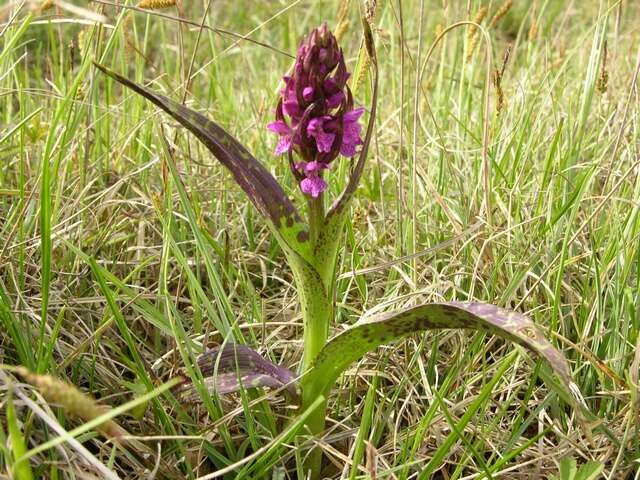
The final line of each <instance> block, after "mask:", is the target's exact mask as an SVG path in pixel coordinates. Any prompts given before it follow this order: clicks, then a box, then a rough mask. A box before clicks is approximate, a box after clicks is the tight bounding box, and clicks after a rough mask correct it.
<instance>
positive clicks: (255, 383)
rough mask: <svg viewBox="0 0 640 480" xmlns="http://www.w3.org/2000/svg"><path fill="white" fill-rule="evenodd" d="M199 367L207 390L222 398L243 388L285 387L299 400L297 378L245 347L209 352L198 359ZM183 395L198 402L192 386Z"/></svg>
mask: <svg viewBox="0 0 640 480" xmlns="http://www.w3.org/2000/svg"><path fill="white" fill-rule="evenodd" d="M198 367H199V368H200V371H201V372H202V375H203V377H205V382H206V384H207V388H208V389H209V390H210V391H215V392H216V393H218V394H219V395H225V394H228V393H234V392H237V391H239V390H240V389H242V388H243V389H251V388H258V387H269V388H274V389H277V388H282V387H285V388H286V390H287V391H288V392H289V393H290V394H291V396H292V397H293V398H297V397H298V390H297V385H296V382H295V379H296V375H295V374H294V373H293V372H292V371H291V370H288V369H286V368H284V367H280V366H278V365H275V364H274V363H271V362H270V361H269V360H267V359H265V358H264V357H263V356H262V355H260V354H259V353H258V352H256V351H255V350H252V349H251V348H249V347H247V346H246V345H237V344H233V343H228V344H225V345H223V346H222V347H215V348H212V349H210V350H207V351H206V352H205V353H203V354H202V355H200V357H198ZM180 392H181V398H182V399H183V400H185V401H196V400H197V399H198V396H197V392H196V390H195V389H194V388H193V385H183V386H182V387H181V388H180Z"/></svg>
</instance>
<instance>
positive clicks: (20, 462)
mask: <svg viewBox="0 0 640 480" xmlns="http://www.w3.org/2000/svg"><path fill="white" fill-rule="evenodd" d="M6 406H7V410H6V415H7V427H8V429H9V439H10V441H11V451H12V453H13V459H14V461H15V463H14V464H13V466H12V468H11V470H12V473H13V474H14V475H15V478H16V479H17V480H32V479H33V472H32V471H31V465H30V464H29V460H26V459H22V457H23V456H24V454H25V453H26V451H27V446H26V443H25V441H24V437H23V436H22V431H21V430H20V426H19V425H18V417H17V415H16V409H15V406H14V405H13V395H11V389H9V395H8V398H7V402H6Z"/></svg>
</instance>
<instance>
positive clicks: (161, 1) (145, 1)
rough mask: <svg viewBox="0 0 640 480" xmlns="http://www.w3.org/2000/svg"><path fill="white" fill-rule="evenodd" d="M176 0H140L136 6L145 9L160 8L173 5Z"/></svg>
mask: <svg viewBox="0 0 640 480" xmlns="http://www.w3.org/2000/svg"><path fill="white" fill-rule="evenodd" d="M175 4H176V0H141V1H140V2H139V3H138V5H136V7H138V8H146V9H147V10H160V9H162V8H169V7H173V6H174V5H175Z"/></svg>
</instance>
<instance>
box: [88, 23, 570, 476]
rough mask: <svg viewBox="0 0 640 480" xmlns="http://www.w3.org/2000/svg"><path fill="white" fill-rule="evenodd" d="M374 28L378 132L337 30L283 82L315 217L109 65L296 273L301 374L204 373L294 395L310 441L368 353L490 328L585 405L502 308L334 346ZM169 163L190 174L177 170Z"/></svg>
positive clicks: (252, 369)
mask: <svg viewBox="0 0 640 480" xmlns="http://www.w3.org/2000/svg"><path fill="white" fill-rule="evenodd" d="M363 25H364V38H365V41H364V44H365V46H366V50H367V54H368V56H369V59H370V65H371V79H372V82H371V84H372V99H373V101H372V104H371V106H370V108H369V109H368V122H367V127H366V129H365V130H364V131H363V129H362V127H361V125H360V123H359V122H360V120H361V119H362V117H363V115H364V113H365V109H364V108H363V107H357V106H355V103H354V99H353V95H352V93H351V91H350V89H349V86H348V83H347V81H348V79H349V72H348V71H347V67H346V64H345V59H344V54H343V51H342V49H341V48H340V47H339V46H338V42H337V40H336V38H335V37H334V35H333V34H332V33H331V32H330V30H329V29H328V27H327V25H326V24H323V25H321V26H320V27H318V28H316V29H314V30H313V31H312V32H311V33H310V34H309V35H308V36H307V38H306V39H305V40H304V41H302V43H301V44H300V47H299V49H298V52H297V57H296V60H295V64H294V66H293V68H292V70H291V72H289V73H288V74H287V75H285V76H284V77H283V83H284V86H283V88H282V90H281V92H280V95H279V98H278V102H277V105H276V106H275V119H274V121H273V122H272V123H269V124H268V125H267V127H266V128H268V130H269V131H271V132H273V133H275V134H277V136H278V139H277V145H276V147H275V154H276V156H278V157H279V156H283V155H286V156H287V159H288V164H289V167H290V169H291V171H292V174H293V176H294V178H295V179H296V180H297V182H298V185H299V188H300V191H301V192H302V196H303V197H304V198H306V203H307V218H306V219H304V218H303V215H302V214H301V213H300V212H299V210H298V208H297V207H296V206H295V205H294V203H293V202H292V201H291V200H290V199H289V197H288V196H287V195H286V194H285V191H284V189H283V187H282V186H281V185H280V184H279V183H278V181H277V180H276V179H275V178H274V177H273V176H272V175H271V173H269V171H268V170H267V169H266V168H265V167H264V166H263V164H262V163H260V162H259V161H258V160H257V159H256V158H255V157H254V156H253V155H251V153H250V152H249V151H248V150H247V149H246V148H245V147H244V146H243V145H242V144H241V143H240V142H239V141H238V140H237V139H235V138H234V137H233V136H232V135H231V134H229V133H227V132H226V131H225V130H223V129H222V128H221V127H220V126H218V125H217V124H216V123H214V122H213V121H211V120H209V119H207V118H206V117H204V116H203V115H201V114H199V113H197V112H195V111H193V110H191V109H189V108H187V107H185V106H183V105H181V104H179V103H176V102H174V101H171V100H169V99H168V98H166V97H164V96H162V95H160V94H158V93H155V92H154V91H152V90H150V89H148V88H145V87H142V86H140V85H137V84H135V83H133V82H131V81H129V80H127V79H126V78H124V77H122V76H120V75H118V74H116V73H114V72H112V71H111V70H108V69H107V68H105V67H103V66H101V65H97V66H98V68H100V69H101V70H102V71H103V72H105V73H106V74H107V75H109V76H111V77H112V78H114V79H115V80H117V81H118V82H120V83H122V84H123V85H125V86H126V87H128V88H130V89H132V90H134V91H135V92H137V93H139V94H141V95H143V96H144V97H146V98H147V99H149V100H150V101H151V102H153V103H154V104H155V105H157V106H158V107H160V108H161V109H163V110H164V111H165V112H167V113H168V114H169V115H171V116H172V117H173V118H175V119H176V120H177V121H178V122H180V123H181V124H182V125H183V126H184V127H186V128H187V129H188V130H190V131H191V132H192V133H194V134H195V136H196V137H197V138H198V139H199V140H200V141H201V142H202V143H203V144H204V145H205V146H206V147H207V148H208V149H209V150H210V151H211V153H212V154H213V156H214V157H216V158H217V159H218V160H219V161H220V162H221V163H222V164H223V165H224V166H225V167H227V168H228V169H229V171H230V172H231V174H232V175H233V177H234V179H235V181H236V182H237V184H238V185H239V186H240V188H242V189H243V190H244V192H245V193H246V195H247V196H248V198H249V200H250V201H251V202H252V203H253V205H254V206H255V208H256V209H257V210H258V211H259V212H260V213H261V214H262V216H263V217H264V219H265V221H267V222H268V224H269V226H270V229H271V231H272V232H273V235H274V236H275V238H276V240H277V241H278V243H279V244H280V246H281V248H282V251H283V254H284V256H285V258H286V260H287V262H288V264H289V266H290V268H291V271H292V273H293V278H294V281H295V284H296V287H297V292H298V299H299V302H300V309H301V312H302V317H303V323H304V334H303V336H304V338H303V340H304V354H303V358H302V362H301V365H300V366H299V369H298V373H297V374H296V373H294V372H293V371H291V370H289V369H288V368H286V367H283V366H277V365H274V364H272V363H271V362H269V361H268V360H266V359H264V358H262V357H261V356H260V355H258V354H257V353H256V352H254V351H253V350H251V349H250V348H249V347H247V346H240V345H234V344H227V345H225V346H222V347H219V348H217V349H214V350H210V351H207V352H204V353H203V355H202V357H201V359H200V361H199V362H198V367H199V375H202V376H203V377H206V378H207V379H208V380H209V382H208V383H209V385H210V386H211V389H212V390H213V391H215V392H216V393H218V394H225V393H231V392H236V391H239V390H242V389H249V388H258V387H268V388H278V389H282V390H283V391H287V392H289V395H288V397H289V398H290V399H291V401H293V402H296V403H297V404H298V405H299V412H300V415H301V417H300V418H302V419H303V421H302V422H301V424H302V425H304V427H305V428H306V433H308V434H311V435H320V434H321V433H322V432H323V430H324V427H325V418H326V415H327V411H326V408H327V407H326V405H327V403H326V399H327V397H328V396H329V395H330V392H331V389H332V387H333V385H334V383H335V381H336V380H337V379H338V378H339V376H340V375H341V374H342V373H343V372H344V371H345V370H346V369H347V368H348V367H349V366H350V365H351V364H352V363H353V362H355V361H357V360H358V359H360V358H361V357H362V356H363V355H365V354H366V353H367V352H369V351H371V350H372V349H375V348H376V347H378V346H379V345H382V344H384V343H389V342H392V341H396V340H399V339H402V338H404V337H407V336H408V335H411V334H413V333H416V332H421V331H424V330H429V329H445V328H461V329H481V330H486V331H488V332H490V333H492V334H494V335H498V336H500V337H503V338H505V339H507V340H510V341H513V342H516V343H518V344H520V345H523V346H524V347H526V348H528V349H529V350H531V351H532V352H533V353H535V354H537V355H538V356H539V357H541V358H542V359H543V360H545V361H546V363H547V364H548V365H549V366H550V367H551V370H552V371H553V372H555V374H556V375H557V377H558V378H559V380H560V382H552V383H551V386H552V387H553V388H556V389H559V392H560V394H561V395H562V397H563V398H564V399H566V400H568V401H570V402H572V403H573V404H574V405H575V406H578V405H579V403H578V402H577V400H576V398H575V391H576V387H575V384H574V383H573V381H572V379H571V376H570V373H569V368H568V365H567V362H566V360H565V359H564V357H563V355H562V354H561V353H560V352H559V351H558V350H556V349H555V348H554V346H553V345H552V344H551V343H550V342H549V341H548V340H547V339H546V338H545V335H544V334H543V332H542V331H541V329H540V328H539V327H538V326H537V325H535V324H534V323H533V322H532V321H531V320H530V319H529V318H527V317H526V316H525V315H523V314H520V313H516V312H512V311H508V310H505V309H502V308H499V307H497V306H493V305H488V304H482V303H469V302H457V301H451V302H445V303H431V304H417V305H414V306H412V307H410V308H407V309H404V310H400V311H395V312H388V313H385V314H383V315H379V316H373V317H371V318H367V319H363V320H361V321H359V322H357V323H356V324H355V325H353V326H352V327H350V328H348V329H346V330H345V331H343V332H342V333H340V334H339V335H337V336H335V337H333V338H331V339H329V334H330V331H331V326H332V324H333V323H334V320H335V310H336V308H335V304H334V291H335V284H336V278H337V273H338V272H336V270H337V268H336V266H337V259H338V257H339V253H340V250H341V246H342V242H341V238H342V234H343V231H344V226H345V222H346V219H347V216H348V215H349V207H350V204H351V201H352V199H353V195H354V193H355V191H356V188H357V186H358V183H359V181H360V177H361V175H362V173H363V171H364V167H365V162H366V159H367V155H368V150H369V145H370V142H371V138H372V135H373V130H374V124H375V117H376V104H377V97H378V75H377V62H376V52H375V48H374V41H373V37H372V35H371V31H370V29H369V26H368V25H367V23H366V21H364V22H363ZM340 156H342V157H345V158H348V159H353V160H350V162H352V163H351V165H350V173H349V178H348V181H347V184H346V187H345V189H344V190H343V191H342V192H341V193H340V195H339V196H338V197H337V198H336V199H335V201H334V202H333V203H332V204H331V206H329V207H328V208H327V206H328V201H327V199H326V197H327V196H328V190H327V188H328V181H327V178H325V177H329V175H330V172H332V171H333V170H332V169H331V165H332V163H333V162H334V161H336V159H338V157H340ZM167 161H168V162H170V163H169V166H170V169H171V170H172V172H174V173H175V175H178V174H177V170H176V169H175V166H172V165H173V164H172V163H171V162H172V160H171V159H168V160H167ZM214 364H215V368H214ZM181 391H182V393H183V394H185V395H186V396H187V397H189V398H191V399H192V400H194V399H196V398H195V397H197V395H195V396H194V392H193V390H191V391H190V390H189V388H188V385H183V387H182V390H181ZM185 392H187V393H185ZM567 392H568V393H567ZM578 411H579V409H578ZM306 458H307V461H306V464H305V465H306V466H305V468H306V469H307V470H308V472H310V476H311V478H312V479H317V478H320V476H321V469H322V456H321V451H320V450H319V449H318V448H315V449H312V450H311V451H310V452H308V454H307V457H306Z"/></svg>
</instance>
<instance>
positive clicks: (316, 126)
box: [267, 23, 364, 198]
mask: <svg viewBox="0 0 640 480" xmlns="http://www.w3.org/2000/svg"><path fill="white" fill-rule="evenodd" d="M348 79H349V72H348V71H347V66H346V64H345V61H344V55H343V53H342V50H341V49H340V47H339V46H338V42H337V40H336V38H335V37H334V36H333V34H332V33H331V32H330V31H329V29H328V28H327V25H326V23H323V24H322V25H321V26H320V27H318V28H316V29H315V30H313V31H312V32H311V33H310V34H309V35H308V36H307V38H306V39H305V40H304V41H303V42H302V43H301V45H300V47H299V48H298V56H297V57H296V63H295V65H294V67H293V69H292V71H291V73H290V74H289V75H286V76H284V77H283V81H284V88H283V89H282V91H281V92H280V100H279V102H278V107H277V109H276V121H275V122H273V123H270V124H269V125H267V128H268V129H269V130H271V131H272V132H274V133H276V134H278V135H279V137H280V140H279V141H278V145H277V147H276V152H275V153H276V155H281V154H283V153H288V152H292V151H293V152H296V154H297V155H299V156H300V157H301V159H302V160H303V161H302V162H300V163H297V164H293V163H292V164H291V165H292V169H294V174H295V176H296V178H298V179H300V189H301V190H302V192H303V193H305V194H307V195H310V196H311V197H313V198H317V197H318V196H319V195H320V194H321V193H322V192H323V191H325V190H326V189H327V182H326V181H325V180H323V178H322V171H323V170H325V169H327V168H329V166H330V164H331V162H333V160H335V159H336V158H337V157H338V155H343V156H345V157H353V156H354V155H356V153H357V151H358V147H359V146H360V145H362V143H363V142H362V138H361V137H360V131H361V126H360V124H359V120H360V117H361V116H362V113H363V112H364V109H363V108H355V109H354V106H353V97H352V96H351V91H350V90H349V87H348V85H347V80H348Z"/></svg>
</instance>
